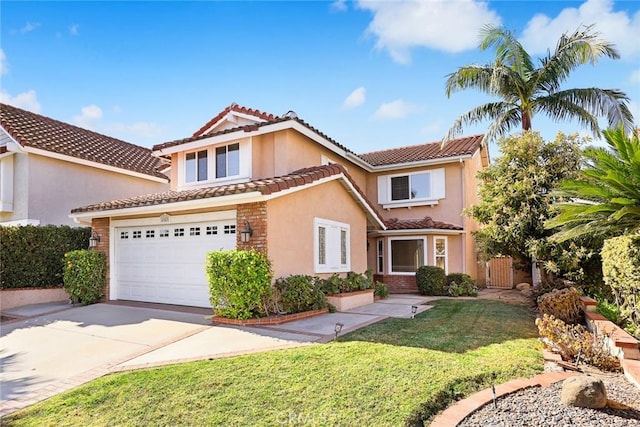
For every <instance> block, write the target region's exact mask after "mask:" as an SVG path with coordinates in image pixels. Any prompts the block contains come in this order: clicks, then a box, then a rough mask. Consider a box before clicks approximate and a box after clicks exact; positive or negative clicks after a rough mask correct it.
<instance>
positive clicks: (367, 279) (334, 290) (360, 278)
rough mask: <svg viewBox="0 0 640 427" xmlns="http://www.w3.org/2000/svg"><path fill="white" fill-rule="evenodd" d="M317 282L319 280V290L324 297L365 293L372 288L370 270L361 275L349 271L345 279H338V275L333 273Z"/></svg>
mask: <svg viewBox="0 0 640 427" xmlns="http://www.w3.org/2000/svg"><path fill="white" fill-rule="evenodd" d="M319 280H321V289H322V292H323V293H324V294H325V295H335V294H344V293H347V292H356V291H365V290H367V289H371V288H372V286H373V280H372V275H371V272H370V270H367V271H365V272H364V273H363V274H358V273H356V272H354V271H350V272H348V273H347V275H346V277H340V275H339V274H337V273H334V274H332V275H331V276H330V277H328V278H326V279H319Z"/></svg>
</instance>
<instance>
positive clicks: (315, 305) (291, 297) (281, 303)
mask: <svg viewBox="0 0 640 427" xmlns="http://www.w3.org/2000/svg"><path fill="white" fill-rule="evenodd" d="M275 288H276V291H277V296H276V298H275V303H276V304H277V306H278V308H279V310H278V311H279V312H284V313H301V312H303V311H309V310H318V309H320V308H325V307H326V306H327V300H326V298H325V296H324V294H323V293H322V289H321V288H320V280H319V279H318V278H317V277H312V276H306V275H293V276H289V277H286V278H283V277H281V278H279V279H277V280H276V283H275Z"/></svg>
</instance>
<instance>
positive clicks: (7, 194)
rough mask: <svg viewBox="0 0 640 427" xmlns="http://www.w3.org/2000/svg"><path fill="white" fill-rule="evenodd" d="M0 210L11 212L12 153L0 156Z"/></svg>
mask: <svg viewBox="0 0 640 427" xmlns="http://www.w3.org/2000/svg"><path fill="white" fill-rule="evenodd" d="M0 212H13V153H10V154H9V155H7V156H3V157H0Z"/></svg>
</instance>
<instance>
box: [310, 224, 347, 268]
mask: <svg viewBox="0 0 640 427" xmlns="http://www.w3.org/2000/svg"><path fill="white" fill-rule="evenodd" d="M313 227H314V267H315V272H316V273H343V272H344V273H346V272H348V271H350V270H351V244H350V240H351V231H350V226H349V224H344V223H341V222H336V221H331V220H328V219H322V218H315V219H314V220H313Z"/></svg>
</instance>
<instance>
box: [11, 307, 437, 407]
mask: <svg viewBox="0 0 640 427" xmlns="http://www.w3.org/2000/svg"><path fill="white" fill-rule="evenodd" d="M426 301H428V298H425V297H419V296H408V295H393V296H391V297H390V298H389V299H386V300H381V301H379V302H376V303H374V304H371V305H368V306H364V307H359V308H357V309H353V310H350V311H349V312H344V313H327V314H322V315H319V316H316V317H313V318H309V319H303V320H298V321H294V322H289V323H285V324H282V325H278V326H270V327H228V326H214V325H212V323H211V320H210V318H208V316H206V315H205V314H204V313H206V312H207V310H201V309H195V310H191V312H188V310H187V312H185V310H184V309H181V310H180V311H174V310H169V309H166V307H165V309H159V308H157V306H154V305H151V304H150V305H146V306H145V305H144V304H138V306H128V305H119V304H113V303H106V304H94V305H91V306H84V307H72V306H69V305H68V304H60V303H55V304H45V305H42V304H40V305H37V306H27V307H20V308H16V309H11V310H7V311H4V312H3V313H2V315H3V316H6V317H9V318H14V319H20V320H13V321H10V322H5V323H3V324H2V325H1V326H0V368H1V373H0V382H1V384H0V416H1V415H3V414H7V413H10V412H13V411H15V410H17V409H19V408H22V407H25V406H28V405H31V404H33V403H35V402H38V401H40V400H43V399H46V398H48V397H50V396H52V395H54V394H57V393H60V392H62V391H65V390H68V389H71V388H74V387H76V386H78V385H80V384H83V383H85V382H88V381H90V380H92V379H95V378H98V377H100V376H102V375H105V374H107V373H109V372H116V371H122V370H129V369H137V368H141V367H149V366H159V365H165V364H169V363H178V362H184V361H192V360H202V359H211V358H217V357H227V356H233V355H239V354H246V353H253V352H259V351H267V350H274V349H282V348H291V347H296V346H301V345H309V344H312V343H320V342H327V341H330V340H332V339H333V338H334V337H335V333H334V327H335V324H336V323H341V324H343V325H344V326H343V329H342V332H341V333H342V334H344V333H347V332H350V331H353V330H355V329H358V328H361V327H363V326H366V325H369V324H371V323H375V322H378V321H380V320H382V319H385V318H387V317H400V318H409V317H411V316H412V313H411V306H412V305H416V306H418V312H419V313H420V312H422V311H425V310H428V309H429V308H431V307H430V306H422V305H421V304H422V303H424V302H426Z"/></svg>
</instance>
